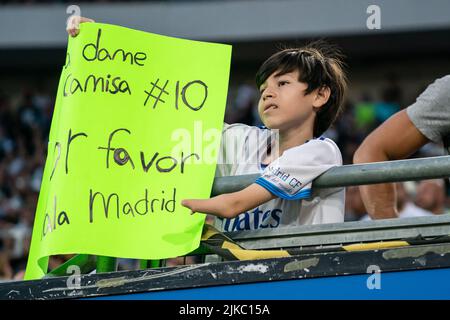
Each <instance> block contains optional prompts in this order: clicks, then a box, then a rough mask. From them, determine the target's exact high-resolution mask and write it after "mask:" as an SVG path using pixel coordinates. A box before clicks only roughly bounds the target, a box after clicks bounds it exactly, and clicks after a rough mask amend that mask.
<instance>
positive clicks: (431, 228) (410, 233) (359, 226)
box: [48, 156, 450, 276]
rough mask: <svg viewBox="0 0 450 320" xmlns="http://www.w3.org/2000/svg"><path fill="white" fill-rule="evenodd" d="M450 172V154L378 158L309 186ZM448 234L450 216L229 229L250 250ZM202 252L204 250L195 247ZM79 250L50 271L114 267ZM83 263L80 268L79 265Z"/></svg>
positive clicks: (232, 187) (231, 187)
mask: <svg viewBox="0 0 450 320" xmlns="http://www.w3.org/2000/svg"><path fill="white" fill-rule="evenodd" d="M449 176H450V156H441V157H431V158H420V159H409V160H398V161H387V162H376V163H369V164H359V165H345V166H340V167H334V168H332V169H330V170H328V171H327V172H325V173H324V174H322V175H321V176H320V177H318V178H317V179H316V180H315V181H314V182H313V188H334V187H346V186H354V185H365V184H376V183H383V182H400V181H418V180H425V179H433V178H444V177H449ZM258 177H259V175H258V174H252V175H241V176H233V177H219V178H215V179H214V184H213V188H212V193H211V195H212V196H215V195H218V194H222V193H230V192H235V191H238V190H242V189H243V188H245V187H247V186H249V185H250V184H252V183H253V182H254V181H255V180H256V179H257V178H258ZM443 234H450V215H444V216H431V217H420V218H409V219H387V220H380V221H357V222H345V223H337V224H323V225H311V226H299V227H293V228H283V229H279V230H270V229H263V230H252V231H239V232H230V233H227V235H228V236H230V237H232V238H233V239H234V240H235V241H237V242H238V243H241V244H243V245H244V246H245V247H246V248H248V249H268V248H287V247H294V246H297V247H298V246H320V245H342V244H345V243H354V242H360V241H361V242H362V241H375V240H391V239H400V238H405V237H414V236H417V235H422V236H425V237H428V236H438V235H443ZM196 252H200V253H205V252H202V250H196ZM94 258H95V257H92V256H90V257H88V256H86V255H78V256H75V257H74V258H72V259H70V260H69V261H67V262H66V263H64V264H63V265H61V266H60V267H58V268H57V269H55V270H53V271H51V272H50V273H49V274H48V276H57V275H63V274H64V273H65V269H66V268H67V267H68V266H69V265H72V264H79V263H80V262H83V263H85V264H84V265H83V266H84V267H85V268H84V269H86V268H87V267H86V266H87V265H89V266H90V267H93V266H94V265H96V270H97V272H109V271H115V270H116V267H117V259H116V258H111V257H103V256H101V257H98V258H97V259H96V262H95V259H94ZM158 262H159V261H148V262H147V261H142V262H141V266H142V267H144V268H145V267H150V266H158V265H159V263H158ZM83 266H82V267H83Z"/></svg>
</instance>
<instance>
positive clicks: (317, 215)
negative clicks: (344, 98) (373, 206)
mask: <svg viewBox="0 0 450 320" xmlns="http://www.w3.org/2000/svg"><path fill="white" fill-rule="evenodd" d="M275 141H276V134H275V133H274V132H273V131H272V130H269V129H267V128H265V127H252V126H247V125H244V124H232V125H228V124H225V126H224V129H223V132H222V145H221V150H220V155H219V160H218V165H217V171H216V176H219V177H220V176H236V175H246V174H260V175H261V177H260V178H258V179H257V180H256V181H255V183H257V184H259V185H260V186H262V187H264V188H266V189H267V190H268V191H270V192H271V193H272V194H274V195H276V196H277V198H275V199H273V200H270V201H268V202H266V203H264V204H262V205H260V206H259V207H257V208H254V209H252V210H249V211H247V212H243V213H241V214H240V215H239V216H237V217H236V218H234V219H220V220H222V230H223V231H238V230H255V229H263V228H279V227H286V226H298V225H310V224H320V223H336V222H344V201H345V191H344V188H332V189H317V190H312V188H311V186H312V181H313V180H314V179H315V178H316V177H318V176H319V175H321V174H322V173H323V172H325V171H327V170H328V169H330V168H331V167H335V166H340V165H342V156H341V153H340V151H339V148H338V147H337V146H336V144H335V143H334V142H333V141H332V140H330V139H327V138H318V139H312V140H309V141H307V142H306V143H304V144H302V145H299V146H296V147H293V148H290V149H288V150H286V151H285V152H284V153H283V154H282V155H281V156H280V157H278V158H277V159H276V160H274V161H272V162H271V163H270V164H268V165H263V164H262V162H263V160H264V158H265V156H266V155H267V153H268V152H267V151H268V148H269V149H270V148H274V145H275V144H274V142H275ZM271 152H276V150H272V151H271Z"/></svg>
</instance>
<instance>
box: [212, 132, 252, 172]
mask: <svg viewBox="0 0 450 320" xmlns="http://www.w3.org/2000/svg"><path fill="white" fill-rule="evenodd" d="M249 128H250V126H247V125H245V124H241V123H235V124H227V123H224V126H223V129H222V140H221V144H220V150H219V156H218V160H217V167H216V177H225V176H232V175H234V171H235V167H236V164H237V163H238V162H239V158H240V157H241V153H242V150H241V149H242V141H243V139H244V137H245V136H246V135H247V131H248V130H249Z"/></svg>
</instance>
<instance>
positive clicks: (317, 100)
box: [313, 86, 331, 108]
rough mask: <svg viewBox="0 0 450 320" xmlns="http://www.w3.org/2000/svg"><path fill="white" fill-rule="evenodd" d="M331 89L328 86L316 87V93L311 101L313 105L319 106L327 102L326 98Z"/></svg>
mask: <svg viewBox="0 0 450 320" xmlns="http://www.w3.org/2000/svg"><path fill="white" fill-rule="evenodd" d="M330 94H331V90H330V87H328V86H322V87H320V88H318V89H316V94H315V97H314V101H313V107H315V108H320V107H322V106H323V105H325V103H327V102H328V99H329V98H330Z"/></svg>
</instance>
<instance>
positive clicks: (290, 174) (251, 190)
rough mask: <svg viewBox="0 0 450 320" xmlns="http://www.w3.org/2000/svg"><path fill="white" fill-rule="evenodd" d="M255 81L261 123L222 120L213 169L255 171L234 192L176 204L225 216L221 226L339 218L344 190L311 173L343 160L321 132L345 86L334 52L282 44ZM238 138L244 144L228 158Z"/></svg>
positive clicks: (333, 115)
mask: <svg viewBox="0 0 450 320" xmlns="http://www.w3.org/2000/svg"><path fill="white" fill-rule="evenodd" d="M256 83H257V86H258V88H259V89H260V92H261V97H260V100H259V104H258V112H259V115H260V117H261V120H262V121H263V123H264V125H265V127H263V128H258V127H250V126H246V125H243V124H233V125H227V124H225V128H224V131H223V137H222V138H223V139H222V150H221V152H222V154H221V155H220V160H219V164H218V174H217V175H218V176H234V175H243V174H252V173H260V174H261V177H260V178H258V179H257V180H256V181H255V183H253V184H252V185H250V186H249V187H247V188H245V189H243V190H241V191H239V192H234V193H229V194H222V195H219V196H216V197H213V198H211V199H206V200H200V199H186V200H183V201H182V202H181V204H182V205H183V206H185V207H188V208H189V209H191V211H192V212H193V213H194V212H200V213H207V214H212V215H215V216H218V217H222V218H225V219H224V220H223V224H222V229H223V230H225V231H237V230H251V229H260V228H277V227H282V226H283V227H284V226H296V225H303V224H318V223H334V222H343V221H344V189H343V188H338V189H321V190H312V189H311V185H312V181H313V180H314V179H315V178H316V177H317V176H319V175H320V174H322V173H323V172H325V171H326V170H328V169H329V168H331V167H334V166H338V165H342V157H341V153H340V151H339V149H338V147H337V146H336V144H335V143H334V142H333V141H331V140H330V139H326V138H323V137H320V135H321V134H323V133H324V132H325V131H326V130H327V129H328V128H329V127H330V125H331V124H332V123H333V122H334V120H335V119H336V117H337V116H338V114H339V113H340V111H341V108H342V104H343V99H344V94H345V91H346V77H345V74H344V71H343V63H342V61H341V56H340V54H339V52H338V51H337V50H336V49H335V48H333V47H331V46H329V45H327V44H326V43H323V42H318V43H315V44H311V45H307V46H305V47H302V48H297V49H286V50H282V51H280V52H278V53H276V54H274V55H273V56H271V57H270V58H269V59H268V60H266V61H265V62H264V63H263V65H262V66H261V67H260V69H259V71H258V72H257V74H256ZM276 134H278V137H279V140H278V141H277V139H276V138H277V137H276ZM252 137H253V139H252ZM255 137H257V138H255ZM269 138H272V140H275V142H278V150H279V154H280V155H281V156H280V157H278V154H277V153H276V152H273V149H274V148H273V145H274V144H273V143H271V144H270V143H269V144H268V145H267V144H266V143H265V142H266V141H267V139H269ZM236 139H240V140H241V141H245V143H244V145H243V147H242V148H237V149H238V150H237V151H236V152H231V153H232V157H230V156H229V153H230V149H231V151H234V150H232V149H233V146H235V145H236V141H235V140H236ZM230 146H231V147H230ZM266 147H268V148H269V150H268V152H265V151H266V150H261V149H265V148H266ZM270 149H271V150H270ZM270 151H272V152H270ZM230 158H232V159H230ZM254 159H256V160H257V161H254Z"/></svg>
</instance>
